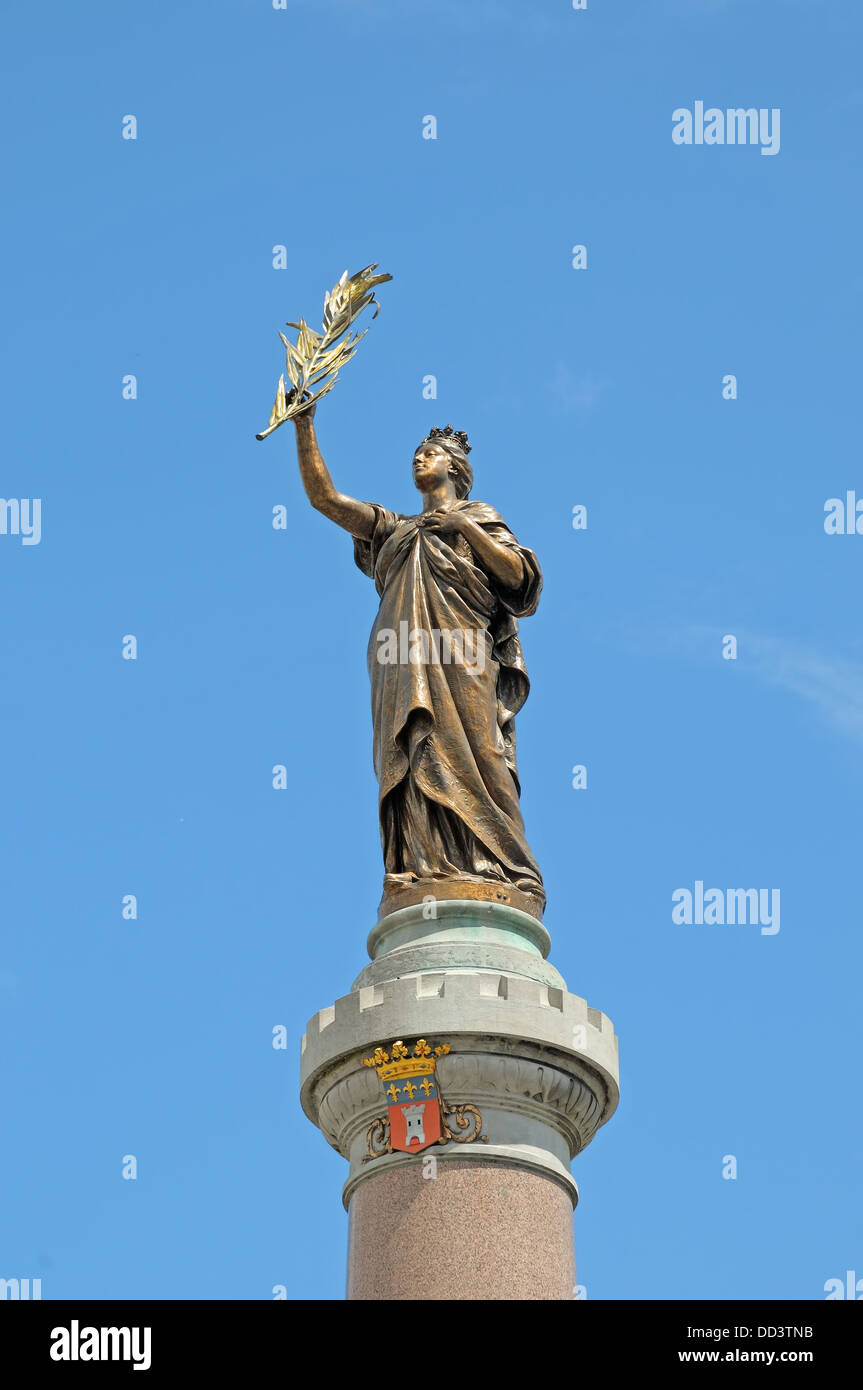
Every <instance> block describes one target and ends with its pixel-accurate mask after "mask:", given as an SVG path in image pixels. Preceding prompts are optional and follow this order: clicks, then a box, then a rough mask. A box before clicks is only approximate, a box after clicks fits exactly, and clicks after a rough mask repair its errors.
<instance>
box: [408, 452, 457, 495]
mask: <svg viewBox="0 0 863 1390" xmlns="http://www.w3.org/2000/svg"><path fill="white" fill-rule="evenodd" d="M451 467H452V459H451V458H450V456H449V454H448V453H447V451H446V449H442V448H441V446H440V444H421V445H420V446H419V448H418V449H417V451H416V453H415V454H414V470H413V471H414V483H415V484H416V486H417V488H418V489H419V491H420V492H429V491H430V490H431V489H432V488H433V487H439V486H440V484H441V483H444V482H446V481H447V479H450V480H451V479H452V474H451V472H450V469H451Z"/></svg>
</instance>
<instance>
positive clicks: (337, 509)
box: [294, 405, 375, 541]
mask: <svg viewBox="0 0 863 1390" xmlns="http://www.w3.org/2000/svg"><path fill="white" fill-rule="evenodd" d="M314 414H315V406H314V405H310V406H307V407H306V409H305V410H304V411H303V412H302V413H301V414H300V415H295V416H294V425H295V427H296V431H297V458H298V460H299V464H300V477H301V478H302V480H303V487H304V488H305V490H306V496H307V497H308V499H309V501H310V502H311V504H312V506H313V507H314V508H315V511H318V512H321V513H322V515H323V516H326V517H328V518H329V519H330V521H334V522H335V523H336V525H337V526H342V527H344V529H345V530H346V531H350V533H351V535H352V536H356V537H358V539H360V540H365V541H368V540H371V538H372V534H373V532H374V529H375V511H374V508H373V507H371V506H370V505H369V503H368V502H358V501H357V500H356V498H355V497H346V496H345V494H344V493H343V492H339V490H338V488H337V487H336V485H335V483H334V482H333V480H332V478H331V477H330V470H329V469H328V468H327V465H326V463H325V462H324V458H323V455H322V453H321V451H320V448H319V447H318V437H317V434H316V433H315V422H314Z"/></svg>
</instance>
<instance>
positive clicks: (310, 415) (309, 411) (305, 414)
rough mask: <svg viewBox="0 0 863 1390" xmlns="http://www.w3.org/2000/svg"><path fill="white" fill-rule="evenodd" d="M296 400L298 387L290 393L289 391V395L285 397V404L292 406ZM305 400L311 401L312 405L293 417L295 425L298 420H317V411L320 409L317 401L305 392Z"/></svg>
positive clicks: (293, 388)
mask: <svg viewBox="0 0 863 1390" xmlns="http://www.w3.org/2000/svg"><path fill="white" fill-rule="evenodd" d="M296 399H297V388H296V386H292V387H291V389H290V391H288V393H287V395H286V396H285V404H286V405H291V404H292V403H293V402H294V401H295V400H296ZM303 399H306V400H308V401H310V402H311V404H310V405H307V406H305V407H303V409H302V410H299V411H297V414H296V415H294V416H293V421H294V424H296V423H297V421H298V420H314V418H315V411H316V410H317V408H318V403H317V401H313V400H312V398H311V395H310V394H309V392H308V391H304V392H303Z"/></svg>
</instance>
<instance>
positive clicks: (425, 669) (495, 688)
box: [354, 500, 545, 903]
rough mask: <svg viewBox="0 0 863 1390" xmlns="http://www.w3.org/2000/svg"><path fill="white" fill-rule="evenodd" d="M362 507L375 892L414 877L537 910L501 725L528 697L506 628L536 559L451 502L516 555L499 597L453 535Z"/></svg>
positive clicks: (514, 635) (468, 506)
mask: <svg viewBox="0 0 863 1390" xmlns="http://www.w3.org/2000/svg"><path fill="white" fill-rule="evenodd" d="M370 505H371V506H372V507H373V510H374V514H375V526H374V532H373V534H372V537H371V539H370V540H360V539H357V538H354V558H355V560H356V563H357V564H358V566H359V567H360V569H361V570H362V571H363V573H364V574H366V575H368V576H369V577H370V578H373V579H374V581H375V586H376V588H377V591H378V594H379V595H380V607H379V609H378V614H377V617H376V619H375V623H374V626H373V628H372V632H371V636H370V639H369V647H368V668H369V676H370V678H371V686H372V719H373V723H374V766H375V772H376V774H377V778H378V784H379V802H378V805H379V815H380V827H381V842H382V845H383V853H384V866H385V872H386V877H385V879H384V891H385V892H386V891H387V888H393V887H395V886H397V885H399V884H405V883H411V882H415V881H417V880H422V879H426V878H428V879H442V878H443V879H467V880H471V881H474V882H477V881H479V882H485V881H493V882H494V881H498V882H499V881H501V880H503V881H505V882H508V883H510V884H512V885H514V886H515V887H517V888H519V889H521V891H522V892H527V893H531V894H533V895H534V896H535V897H538V898H539V899H540V903H542V902H543V901H544V898H545V893H544V890H543V886H542V876H541V874H540V871H539V868H538V866H537V863H536V861H535V859H534V857H533V855H532V853H531V850H530V847H529V846H528V843H527V840H526V838H525V833H524V824H523V822H522V817H521V811H520V809H519V791H520V788H519V781H518V768H517V765H516V750H515V723H514V720H515V715H516V714H517V713H518V711H519V710H520V709H521V707H522V705H523V704H524V702H525V700H526V699H527V695H528V691H529V688H530V686H529V681H528V675H527V670H526V667H525V663H524V658H523V656H522V650H521V642H520V640H519V635H518V618H520V617H526V616H529V615H530V614H531V613H534V612H535V611H536V607H537V604H538V602H539V595H540V590H541V588H542V574H541V571H540V568H539V564H538V562H537V559H536V556H535V555H534V554H533V552H532V551H531V550H528V549H526V548H525V547H524V546H521V545H519V544H518V542H517V540H516V538H515V536H514V535H513V534H512V532H511V531H510V530H509V527H508V526H507V525H506V523H505V522H504V520H503V518H502V517H501V516H500V515H499V513H498V512H496V511H495V510H494V508H493V507H490V506H488V505H487V504H486V503H484V502H473V501H468V500H465V501H460V502H457V503H456V504H455V507H454V510H460V511H462V512H464V513H465V515H466V516H468V517H470V518H471V520H472V521H474V522H476V523H477V524H478V525H479V526H481V527H482V528H483V530H484V531H485V532H486V533H487V534H488V535H489V536H490V537H491V538H493V539H494V540H495V541H496V542H498V543H499V544H501V545H504V546H507V547H509V548H511V549H513V550H514V551H516V553H517V554H518V555H519V556H520V557H521V560H522V564H523V570H524V577H523V580H522V582H521V584H520V585H519V586H518V588H516V589H512V588H507V587H505V586H504V585H502V584H501V583H500V581H499V580H497V579H495V577H494V576H493V575H491V574H489V573H488V572H487V571H486V570H485V569H484V568H483V567H482V566H481V564H480V562H479V560H478V559H477V557H476V556H475V555H474V554H473V552H472V550H471V548H470V545H469V544H468V542H467V541H466V539H465V538H464V537H463V536H461V535H460V534H455V533H449V534H448V535H440V534H435V533H434V532H432V531H430V530H426V529H425V528H424V526H423V521H422V517H421V516H402V515H399V514H397V513H396V512H391V511H387V510H386V508H384V507H381V506H378V505H377V504H376V503H371V504H370ZM423 633H425V634H428V638H422V634H423ZM435 633H438V634H447V633H450V634H453V633H454V634H459V633H460V634H462V635H463V636H462V640H463V643H464V646H463V656H464V660H458V659H449V660H448V659H447V655H450V657H451V658H452V654H453V649H452V648H448V647H447V643H446V640H445V639H444V640H443V641H442V642H439V643H437V642H436V640H435V637H434V634H435ZM458 650H459V649H458V646H456V648H455V653H456V655H457V653H458Z"/></svg>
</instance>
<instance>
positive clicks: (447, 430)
mask: <svg viewBox="0 0 863 1390" xmlns="http://www.w3.org/2000/svg"><path fill="white" fill-rule="evenodd" d="M428 437H429V439H443V440H444V441H446V443H448V444H455V446H456V448H458V449H461V451H462V453H463V454H469V453H470V445H469V444H468V442H467V433H466V431H465V430H454V429H453V427H452V425H444V427H443V429H439V428H438V426H437V425H432V428H431V429H430V430H429V432H428Z"/></svg>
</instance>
